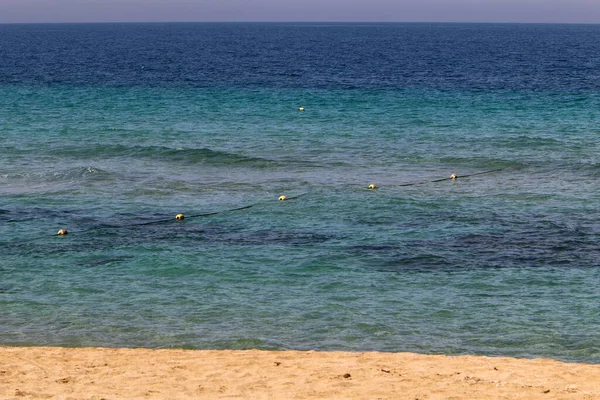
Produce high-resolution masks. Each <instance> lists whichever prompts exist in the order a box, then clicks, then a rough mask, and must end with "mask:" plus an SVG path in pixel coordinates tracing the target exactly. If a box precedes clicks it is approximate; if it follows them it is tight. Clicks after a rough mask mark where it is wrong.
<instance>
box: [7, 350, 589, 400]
mask: <svg viewBox="0 0 600 400" xmlns="http://www.w3.org/2000/svg"><path fill="white" fill-rule="evenodd" d="M598 382H600V365H596V364H579V363H566V362H561V361H555V360H550V359H516V358H507V357H485V356H444V355H421V354H414V353H378V352H363V353H349V352H317V351H291V350H290V351H265V350H174V349H141V348H136V349H127V348H61V347H0V399H3V400H4V399H11V400H12V399H43V398H44V399H49V398H50V399H52V398H61V399H95V400H100V399H106V400H109V399H138V398H144V399H165V398H168V399H199V398H201V399H213V398H214V399H216V398H234V399H236V398H237V399H249V398H252V399H411V400H415V399H420V400H425V399H428V400H430V399H600V384H598Z"/></svg>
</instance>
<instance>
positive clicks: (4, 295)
mask: <svg viewBox="0 0 600 400" xmlns="http://www.w3.org/2000/svg"><path fill="white" fill-rule="evenodd" d="M300 107H303V108H304V111H299V108H300ZM451 174H457V175H458V179H456V180H451V179H447V178H448V177H449V176H450V175H451ZM599 182H600V25H511V24H276V23H271V24H83V25H77V24H64V25H63V24H49V25H35V24H34V25H0V345H31V346H38V345H52V346H73V347H78V346H108V347H142V346H143V347H151V348H171V347H174V348H194V349H246V348H260V349H316V350H346V351H367V350H378V351H389V352H399V351H413V352H419V353H442V354H483V355H491V356H494V355H502V356H517V357H550V358H555V359H560V360H567V361H582V362H589V363H600V219H599V218H600V184H599ZM370 184H376V185H377V186H378V187H379V188H378V189H376V190H368V186H369V185H370ZM281 195H285V196H287V197H288V200H287V201H279V200H278V198H279V196H281ZM178 213H183V214H185V215H186V219H185V220H183V221H177V220H175V218H174V217H175V215H176V214H178ZM61 228H65V229H68V231H69V234H68V235H66V236H63V237H60V236H57V235H56V232H57V231H58V230H59V229H61Z"/></svg>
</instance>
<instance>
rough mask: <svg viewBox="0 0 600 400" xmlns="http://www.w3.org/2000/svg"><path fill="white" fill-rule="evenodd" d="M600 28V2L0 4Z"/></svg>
mask: <svg viewBox="0 0 600 400" xmlns="http://www.w3.org/2000/svg"><path fill="white" fill-rule="evenodd" d="M171 21H182V22H183V21H198V22H220V21H277V22H279V21H288V22H299V21H305V22H324V21H326V22H350V21H354V22H550V23H554V22H558V23H596V24H597V23H600V0H0V23H22V22H171Z"/></svg>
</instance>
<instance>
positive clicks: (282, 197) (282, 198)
mask: <svg viewBox="0 0 600 400" xmlns="http://www.w3.org/2000/svg"><path fill="white" fill-rule="evenodd" d="M285 200H287V197H285V196H279V201H285Z"/></svg>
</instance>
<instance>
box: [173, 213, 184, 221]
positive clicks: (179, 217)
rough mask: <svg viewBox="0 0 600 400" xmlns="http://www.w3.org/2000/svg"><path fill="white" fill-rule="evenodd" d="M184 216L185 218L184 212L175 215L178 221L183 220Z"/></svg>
mask: <svg viewBox="0 0 600 400" xmlns="http://www.w3.org/2000/svg"><path fill="white" fill-rule="evenodd" d="M184 218H185V216H184V215H183V214H177V215H176V216H175V219H176V220H178V221H183V219H184Z"/></svg>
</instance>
